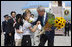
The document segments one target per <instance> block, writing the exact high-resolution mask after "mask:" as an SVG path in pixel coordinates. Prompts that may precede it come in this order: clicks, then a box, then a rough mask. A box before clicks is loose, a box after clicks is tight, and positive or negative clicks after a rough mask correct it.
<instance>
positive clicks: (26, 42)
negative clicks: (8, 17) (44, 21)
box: [22, 13, 38, 46]
mask: <svg viewBox="0 0 72 47" xmlns="http://www.w3.org/2000/svg"><path fill="white" fill-rule="evenodd" d="M23 18H24V20H25V21H24V24H23V37H22V46H31V44H32V42H31V32H34V31H35V30H36V28H37V27H38V22H37V24H36V25H35V26H34V27H33V28H32V25H31V23H29V19H30V16H28V15H27V13H24V15H23Z"/></svg>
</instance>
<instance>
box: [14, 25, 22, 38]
mask: <svg viewBox="0 0 72 47" xmlns="http://www.w3.org/2000/svg"><path fill="white" fill-rule="evenodd" d="M19 30H20V31H22V26H20V27H19ZM15 39H22V33H17V32H16V29H15Z"/></svg>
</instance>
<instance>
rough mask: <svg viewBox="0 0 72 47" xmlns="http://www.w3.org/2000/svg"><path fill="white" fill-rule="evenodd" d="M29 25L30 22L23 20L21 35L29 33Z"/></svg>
mask: <svg viewBox="0 0 72 47" xmlns="http://www.w3.org/2000/svg"><path fill="white" fill-rule="evenodd" d="M30 26H31V24H30V23H29V22H28V21H26V20H25V21H24V24H23V35H31V31H30V29H29V27H30Z"/></svg>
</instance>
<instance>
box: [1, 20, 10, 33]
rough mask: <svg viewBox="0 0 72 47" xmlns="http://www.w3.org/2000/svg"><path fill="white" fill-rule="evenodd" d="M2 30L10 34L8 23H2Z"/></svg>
mask: <svg viewBox="0 0 72 47" xmlns="http://www.w3.org/2000/svg"><path fill="white" fill-rule="evenodd" d="M2 29H3V32H6V34H8V33H9V27H8V22H6V21H3V22H2Z"/></svg>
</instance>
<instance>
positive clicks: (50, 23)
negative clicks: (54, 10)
mask: <svg viewBox="0 0 72 47" xmlns="http://www.w3.org/2000/svg"><path fill="white" fill-rule="evenodd" d="M48 15H49V16H48V20H47V21H46V24H45V26H44V30H45V29H46V28H48V29H51V27H52V26H54V24H55V22H54V20H55V17H54V15H53V14H51V13H48Z"/></svg>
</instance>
